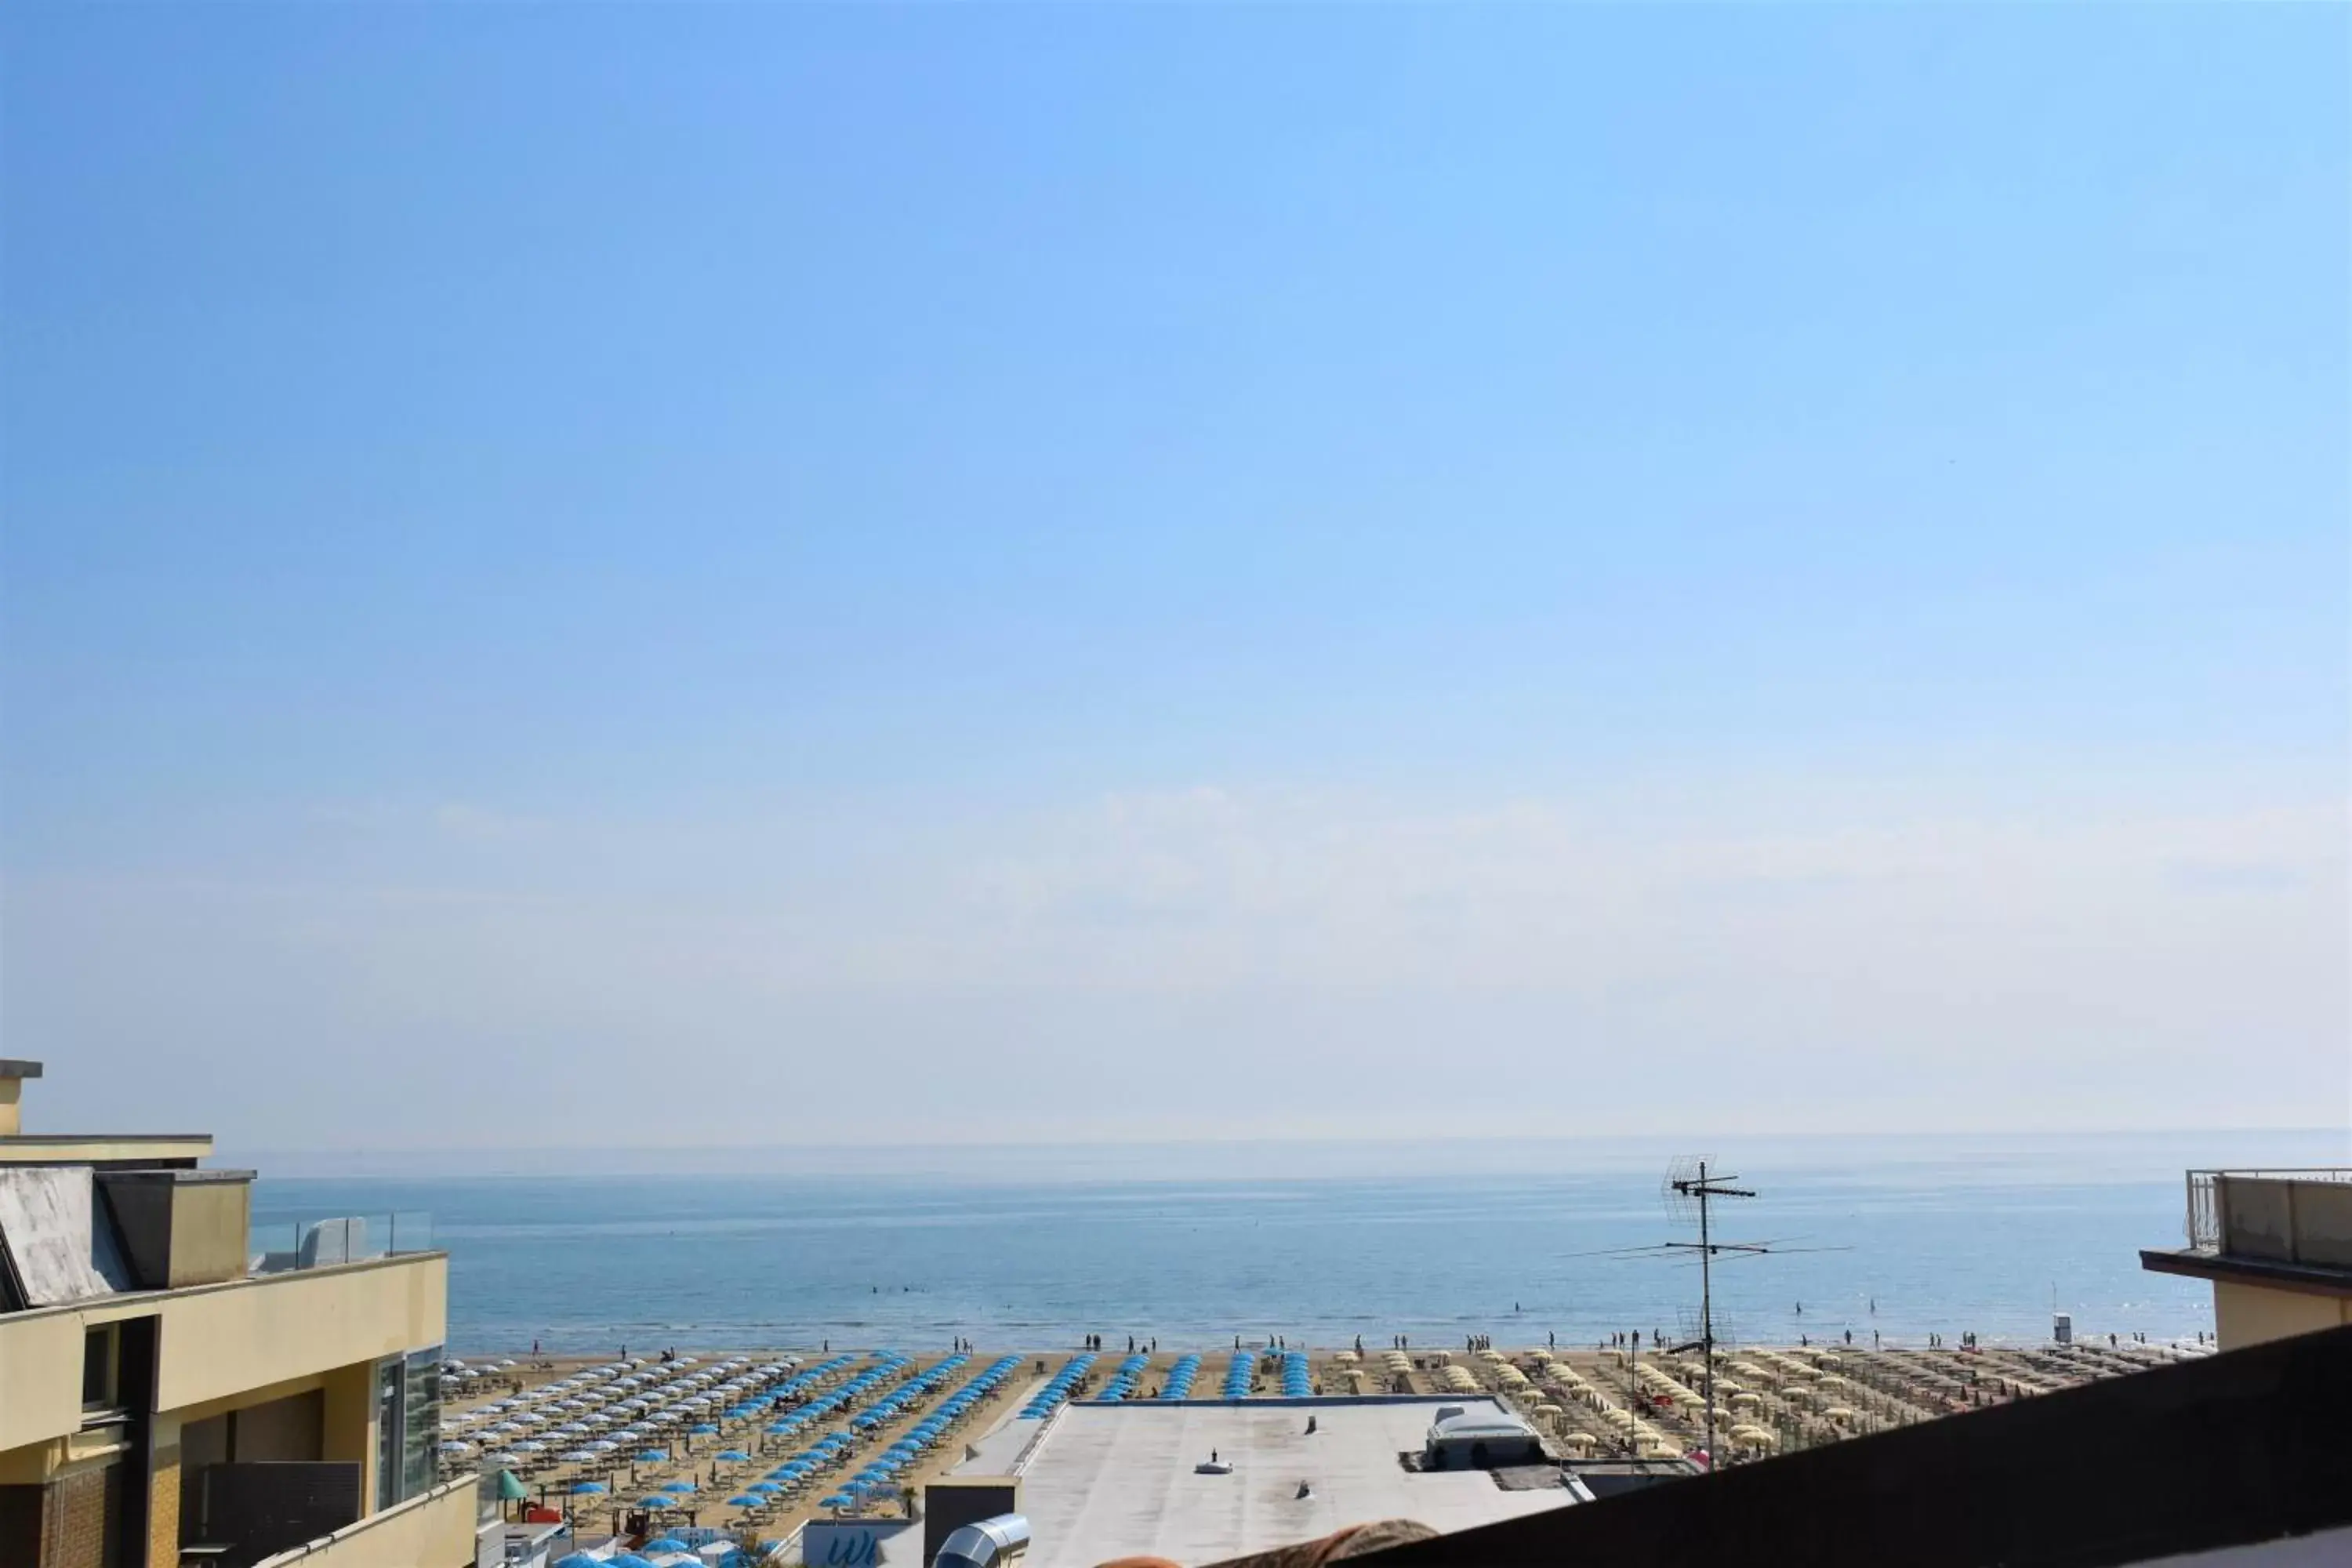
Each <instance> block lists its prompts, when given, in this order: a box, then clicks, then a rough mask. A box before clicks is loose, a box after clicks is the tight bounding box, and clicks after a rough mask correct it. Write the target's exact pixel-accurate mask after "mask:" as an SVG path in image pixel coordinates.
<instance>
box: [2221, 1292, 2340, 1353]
mask: <svg viewBox="0 0 2352 1568" xmlns="http://www.w3.org/2000/svg"><path fill="white" fill-rule="evenodd" d="M2341 1323H2352V1299H2347V1298H2345V1297H2342V1296H2321V1295H2316V1294H2314V1293H2312V1292H2309V1291H2304V1290H2273V1289H2268V1288H2267V1287H2264V1286H2261V1285H2240V1284H2233V1283H2231V1282H2229V1281H2226V1280H2220V1279H2217V1280H2215V1281H2214V1282H2213V1337H2214V1340H2215V1342H2217V1343H2219V1344H2220V1345H2221V1348H2222V1349H2223V1350H2225V1351H2233V1350H2236V1349H2238V1348H2239V1347H2240V1346H2242V1345H2258V1344H2262V1343H2263V1342H2266V1341H2269V1340H2284V1339H2287V1338H2290V1337H2292V1336H2294V1335H2295V1334H2309V1333H2316V1332H2317V1331H2319V1330H2321V1329H2332V1328H2335V1327H2336V1326H2337V1325H2338V1324H2341Z"/></svg>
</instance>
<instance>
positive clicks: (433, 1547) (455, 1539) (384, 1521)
mask: <svg viewBox="0 0 2352 1568" xmlns="http://www.w3.org/2000/svg"><path fill="white" fill-rule="evenodd" d="M479 1492H480V1486H479V1484H478V1482H477V1481H476V1480H475V1479H474V1478H473V1477H471V1476H466V1477H462V1478H460V1479H457V1480H454V1481H444V1482H443V1483H442V1484H441V1485H439V1486H437V1487H435V1488H434V1489H432V1490H431V1491H429V1492H425V1493H422V1494H420V1495H418V1496H416V1497H413V1498H410V1499H409V1500H407V1501H406V1502H404V1503H398V1504H395V1505H394V1506H393V1507H391V1508H388V1509H385V1510H383V1512H382V1513H374V1514H370V1515H369V1516H368V1517H367V1518H365V1519H362V1520H361V1521H358V1522H357V1523H355V1524H347V1525H345V1526H343V1528H342V1529H341V1530H338V1531H335V1532H334V1533H333V1534H331V1535H322V1536H320V1537H319V1539H318V1540H316V1541H311V1542H304V1543H303V1544H302V1545H300V1546H297V1547H295V1548H293V1549H292V1550H290V1551H287V1552H278V1554H277V1555H276V1556H274V1557H265V1558H263V1559H262V1560H261V1561H260V1562H259V1563H257V1564H255V1568H293V1565H294V1564H298V1563H299V1564H300V1568H467V1565H470V1564H471V1563H473V1561H474V1549H475V1535H476V1531H477V1529H478V1520H477V1517H476V1516H477V1514H478V1511H479V1509H478V1503H477V1501H476V1499H477V1497H478V1494H479Z"/></svg>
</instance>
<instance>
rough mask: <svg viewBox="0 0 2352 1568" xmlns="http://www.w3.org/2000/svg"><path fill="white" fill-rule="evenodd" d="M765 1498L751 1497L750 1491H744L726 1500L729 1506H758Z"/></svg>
mask: <svg viewBox="0 0 2352 1568" xmlns="http://www.w3.org/2000/svg"><path fill="white" fill-rule="evenodd" d="M766 1501H767V1499H765V1498H758V1497H753V1496H752V1495H751V1493H749V1492H744V1493H741V1494H740V1495H738V1496H735V1497H731V1498H729V1499H728V1500H727V1506H728V1507H729V1508H758V1507H760V1506H761V1505H762V1504H763V1503H765V1502H766Z"/></svg>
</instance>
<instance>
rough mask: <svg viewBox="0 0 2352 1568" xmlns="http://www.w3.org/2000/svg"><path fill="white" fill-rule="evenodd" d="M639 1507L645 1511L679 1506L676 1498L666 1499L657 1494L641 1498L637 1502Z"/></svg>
mask: <svg viewBox="0 0 2352 1568" xmlns="http://www.w3.org/2000/svg"><path fill="white" fill-rule="evenodd" d="M637 1506H638V1507H639V1508H644V1509H656V1508H676V1507H677V1499H676V1498H674V1497H664V1496H662V1495H661V1494H660V1493H659V1492H656V1493H655V1494H654V1495H653V1496H651V1497H641V1498H639V1499H638V1500H637Z"/></svg>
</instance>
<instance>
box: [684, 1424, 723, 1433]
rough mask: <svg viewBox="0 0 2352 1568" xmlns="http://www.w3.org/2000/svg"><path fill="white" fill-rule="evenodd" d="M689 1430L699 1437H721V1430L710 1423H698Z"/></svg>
mask: <svg viewBox="0 0 2352 1568" xmlns="http://www.w3.org/2000/svg"><path fill="white" fill-rule="evenodd" d="M687 1430H688V1432H690V1433H692V1434H693V1435H694V1436H697V1437H715V1436H718V1435H719V1428H718V1427H716V1426H712V1425H711V1424H710V1423H709V1422H708V1421H698V1422H696V1423H695V1424H694V1425H693V1426H689V1427H688V1428H687Z"/></svg>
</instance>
